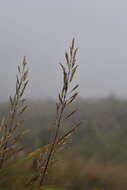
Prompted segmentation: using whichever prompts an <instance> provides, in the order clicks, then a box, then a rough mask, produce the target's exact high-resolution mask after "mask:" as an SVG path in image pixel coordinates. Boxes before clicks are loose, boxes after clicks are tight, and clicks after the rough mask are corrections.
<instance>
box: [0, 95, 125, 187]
mask: <svg viewBox="0 0 127 190" xmlns="http://www.w3.org/2000/svg"><path fill="white" fill-rule="evenodd" d="M28 104H29V106H30V112H27V113H26V114H25V118H24V119H25V125H24V128H22V130H23V131H24V130H29V135H26V136H24V137H23V139H22V142H21V143H22V145H25V147H27V149H26V150H25V151H26V152H27V151H28V152H29V151H31V150H34V149H35V148H37V147H40V146H42V145H45V144H47V143H48V142H49V138H50V134H51V133H52V132H53V128H52V127H51V126H52V124H53V121H54V117H55V115H54V111H53V110H54V108H55V101H53V100H49V101H48V100H47V101H41V100H38V101H29V103H28ZM76 104H78V108H79V110H80V111H79V112H77V114H76V115H74V116H73V117H72V118H70V120H68V121H67V122H66V128H69V126H71V124H72V123H75V121H82V123H83V124H82V126H81V127H80V128H79V129H78V130H77V131H76V134H74V135H73V137H71V140H70V144H69V145H67V150H68V151H66V148H65V149H64V150H63V151H62V152H60V153H58V154H57V156H56V160H57V159H58V161H57V162H56V164H55V166H54V167H55V170H52V169H50V170H51V171H50V172H49V176H48V177H47V178H46V183H47V184H49V185H53V186H61V187H66V188H69V189H74V190H77V189H82V190H85V189H86V190H87V189H90V188H95V187H98V188H105V189H107V190H108V189H109V190H110V189H113V190H117V189H118V190H126V187H127V180H126V179H127V100H122V99H119V98H117V97H113V96H111V97H107V98H102V99H87V100H83V99H79V100H78V102H77V103H75V104H74V105H73V106H71V107H70V108H69V109H70V110H71V109H73V107H77V105H76ZM7 107H8V106H7V103H1V104H0V118H2V117H3V115H5V114H6V112H7ZM63 130H64V129H63ZM65 146H66V145H65ZM24 154H25V152H24ZM59 158H60V159H59ZM28 167H29V168H30V170H31V171H32V170H33V169H34V164H33V162H32V161H31V162H29V163H26V166H24V167H23V168H22V167H21V168H18V169H16V170H18V171H19V173H21V172H22V173H23V174H24V176H25V175H27V168H28ZM13 172H14V171H11V173H10V175H12V173H13ZM17 175H18V174H17ZM24 176H22V179H20V181H17V182H16V183H17V185H19V184H20V183H22V182H23V180H24ZM15 177H16V176H13V175H12V178H15ZM58 179H59V180H58ZM3 184H4V183H3ZM5 186H6V187H5V188H4V185H3V186H2V189H5V190H6V189H8V188H7V187H9V189H10V190H11V189H13V184H12V183H11V182H10V183H9V182H8V184H6V185H5Z"/></svg>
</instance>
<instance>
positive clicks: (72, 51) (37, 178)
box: [0, 39, 80, 190]
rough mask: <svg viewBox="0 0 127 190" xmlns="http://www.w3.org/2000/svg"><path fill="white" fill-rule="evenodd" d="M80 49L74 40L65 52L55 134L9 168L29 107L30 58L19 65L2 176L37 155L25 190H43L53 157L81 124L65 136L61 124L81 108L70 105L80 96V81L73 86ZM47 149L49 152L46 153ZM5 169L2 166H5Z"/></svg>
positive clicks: (1, 148)
mask: <svg viewBox="0 0 127 190" xmlns="http://www.w3.org/2000/svg"><path fill="white" fill-rule="evenodd" d="M77 50H78V49H77V48H75V40H74V39H73V40H72V43H71V46H70V48H69V50H68V51H67V52H66V53H65V64H64V65H63V64H61V63H60V67H61V69H62V74H63V84H62V87H61V90H60V93H59V95H58V102H57V103H56V118H55V127H54V136H53V137H52V140H51V142H49V144H48V145H45V146H43V147H40V148H39V149H36V150H35V151H34V152H32V153H29V154H28V155H27V156H25V157H24V158H21V159H19V160H17V161H16V162H14V163H13V164H11V165H10V166H9V167H6V163H7V160H10V157H11V156H13V155H14V154H17V153H18V152H19V151H20V150H21V147H19V146H18V141H19V139H20V138H21V136H22V134H19V133H18V128H19V127H20V126H21V125H22V119H21V115H22V114H23V113H24V112H25V110H26V109H27V105H26V100H25V99H24V98H23V95H24V92H25V89H26V86H27V84H28V80H27V76H28V70H27V69H26V67H27V62H26V59H25V58H24V60H23V62H22V64H21V65H20V66H18V76H17V81H16V92H15V95H14V96H13V97H10V109H9V113H8V116H7V117H6V118H4V119H3V120H2V122H1V124H0V169H1V170H0V176H2V175H4V174H5V173H7V172H8V170H9V168H13V167H15V166H17V165H18V164H22V163H23V162H24V161H26V160H29V159H31V158H33V157H36V163H37V175H34V176H32V177H30V178H29V179H28V180H26V181H27V182H26V184H25V185H24V188H23V189H24V190H28V189H33V188H35V189H36V190H37V189H41V188H42V187H43V185H44V182H45V177H46V175H47V173H48V170H49V169H50V167H51V165H52V164H53V157H54V154H55V153H56V152H58V151H59V150H61V148H62V147H63V145H64V144H67V142H68V139H69V138H70V136H71V135H72V134H73V132H74V131H75V130H76V129H77V127H78V126H79V125H80V122H78V123H77V124H74V126H72V128H71V129H70V128H69V129H68V130H67V132H65V134H62V135H61V127H62V128H63V123H64V122H65V121H66V120H68V119H69V118H70V117H71V116H72V115H73V114H75V113H76V112H77V109H75V110H72V111H71V112H69V113H68V114H67V115H66V113H67V108H68V107H69V106H70V105H71V104H72V103H73V102H74V101H75V99H76V97H77V95H78V87H79V85H78V84H76V85H74V86H72V85H73V84H72V82H73V80H74V76H75V74H76V71H77V68H78V65H77V64H76V55H77ZM44 152H46V154H44ZM4 167H5V169H2V168H4Z"/></svg>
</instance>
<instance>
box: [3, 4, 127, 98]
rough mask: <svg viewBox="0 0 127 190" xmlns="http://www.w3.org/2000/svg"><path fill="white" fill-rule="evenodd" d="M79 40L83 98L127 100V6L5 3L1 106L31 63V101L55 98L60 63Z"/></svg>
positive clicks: (29, 90) (59, 76)
mask: <svg viewBox="0 0 127 190" xmlns="http://www.w3.org/2000/svg"><path fill="white" fill-rule="evenodd" d="M73 37H75V39H76V43H77V46H78V47H79V54H78V62H79V65H80V68H79V72H78V76H77V80H78V83H79V84H80V96H81V97H100V96H107V95H110V94H115V95H117V96H120V97H124V98H126V97H127V83H126V81H127V1H126V0H121V1H119V0H106V1H105V0H84V1H83V0H78V1H77V0H75V1H74V0H64V1H62V0H53V1H50V0H46V1H45V0H37V1H35V0H22V1H20V0H11V1H10V0H5V1H2V0H0V87H1V90H0V100H6V99H7V98H8V96H9V95H10V94H13V90H14V86H15V75H16V67H17V65H18V64H19V62H21V60H22V58H23V56H24V55H25V56H26V57H27V60H28V62H29V69H30V76H29V79H30V83H29V88H28V89H27V95H26V96H27V97H30V98H36V99H42V98H54V97H56V95H57V93H58V87H57V86H59V80H60V79H61V75H60V69H59V66H58V63H59V62H61V61H63V60H64V52H65V50H66V48H67V47H68V46H69V44H70V42H71V40H72V38H73Z"/></svg>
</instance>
